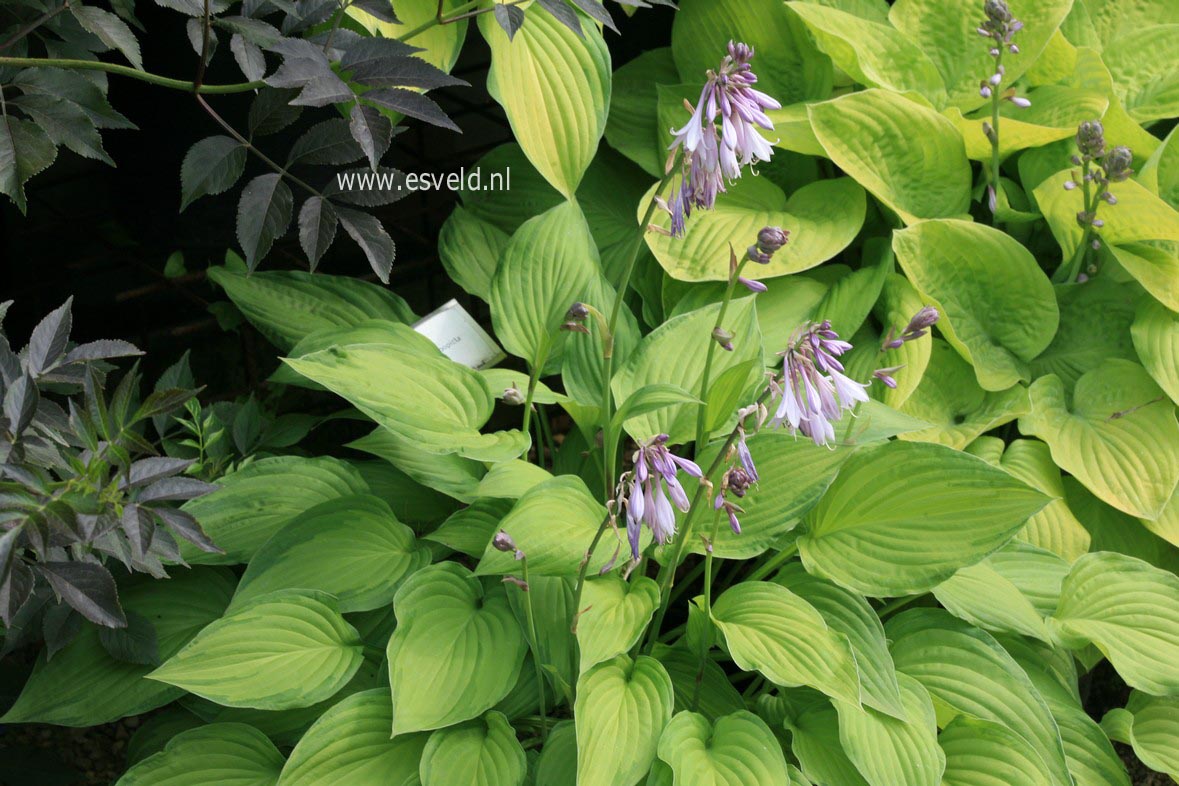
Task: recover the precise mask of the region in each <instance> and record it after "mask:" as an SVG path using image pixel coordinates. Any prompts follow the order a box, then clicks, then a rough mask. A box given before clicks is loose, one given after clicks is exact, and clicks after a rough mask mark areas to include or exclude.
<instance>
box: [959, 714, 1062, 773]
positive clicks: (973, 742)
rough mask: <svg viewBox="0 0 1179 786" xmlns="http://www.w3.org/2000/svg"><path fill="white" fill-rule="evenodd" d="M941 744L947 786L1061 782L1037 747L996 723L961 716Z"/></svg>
mask: <svg viewBox="0 0 1179 786" xmlns="http://www.w3.org/2000/svg"><path fill="white" fill-rule="evenodd" d="M938 743H939V744H940V745H941V746H942V750H943V751H945V754H946V773H945V777H944V779H943V780H942V783H943V784H945V786H989V784H992V783H1005V784H1009V786H1048V785H1049V784H1052V783H1057V782H1058V781H1054V780H1053V779H1052V772H1051V771H1050V770H1049V769H1048V767H1047V765H1046V764H1045V763H1044V760H1043V759H1042V758H1041V757H1040V756H1039V755H1038V754H1037V753H1036V748H1035V746H1033V745H1032V744H1031V743H1030V742H1029V741H1027V740H1025V739H1024V738H1023V737H1021V736H1019V735H1018V734H1016V733H1015V732H1014V731H1012V730H1011V729H1009V728H1007V727H1006V726H1004V725H1003V724H1001V723H996V722H995V721H991V720H983V719H982V718H971V717H969V716H967V715H960V716H958V717H957V718H955V719H954V720H953V721H952V722H951V723H950V724H949V725H948V726H946V730H945V731H943V732H942V734H941V736H940V737H939V738H938ZM1066 783H1067V781H1066Z"/></svg>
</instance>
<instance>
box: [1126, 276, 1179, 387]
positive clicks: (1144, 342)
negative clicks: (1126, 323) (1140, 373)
mask: <svg viewBox="0 0 1179 786" xmlns="http://www.w3.org/2000/svg"><path fill="white" fill-rule="evenodd" d="M1130 333H1131V335H1132V336H1133V337H1134V349H1135V350H1136V351H1137V352H1138V357H1139V358H1140V359H1141V360H1142V365H1144V366H1145V367H1146V370H1147V371H1149V372H1150V375H1151V376H1152V377H1153V378H1154V381H1155V382H1157V383H1158V384H1159V387H1161V388H1162V389H1163V390H1164V391H1166V393H1167V395H1168V396H1170V397H1171V400H1172V401H1174V402H1176V403H1179V314H1176V313H1175V312H1174V311H1171V310H1170V309H1168V308H1166V307H1164V306H1163V305H1162V304H1160V303H1158V302H1156V301H1154V300H1152V299H1150V298H1143V299H1142V301H1141V302H1140V303H1139V305H1138V312H1137V314H1135V316H1134V324H1133V326H1132V327H1131V330H1130Z"/></svg>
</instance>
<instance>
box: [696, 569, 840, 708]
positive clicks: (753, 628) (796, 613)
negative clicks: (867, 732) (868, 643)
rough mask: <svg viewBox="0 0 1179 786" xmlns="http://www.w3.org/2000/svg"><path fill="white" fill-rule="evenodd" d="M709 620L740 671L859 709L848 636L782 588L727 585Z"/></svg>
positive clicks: (752, 583) (751, 583)
mask: <svg viewBox="0 0 1179 786" xmlns="http://www.w3.org/2000/svg"><path fill="white" fill-rule="evenodd" d="M712 617H713V621H714V622H715V623H716V626H717V627H718V628H720V631H721V633H722V634H723V635H724V637H725V642H726V644H727V645H728V649H729V652H730V654H731V655H732V656H733V661H734V662H735V663H736V664H737V666H739V667H740V668H741V669H743V670H745V671H759V672H761V673H762V674H763V675H764V676H765V677H766V679H768V680H769V681H770V682H772V683H774V684H775V685H781V686H784V687H795V686H798V685H808V686H810V687H812V688H815V689H816V690H820V691H822V692H823V693H826V694H827V695H828V696H833V697H836V698H839V699H842V700H844V701H847V702H849V703H851V704H854V705H856V706H859V704H860V679H859V676H858V675H857V674H856V661H855V657H854V656H853V655H852V651H851V647H850V646H849V645H848V640H847V638H846V637H845V636H843V635H842V634H840V633H838V632H836V631H835V630H832V629H831V628H829V627H828V626H827V623H826V622H825V621H824V620H823V617H822V615H821V614H819V612H818V611H817V610H816V609H815V607H814V606H812V605H811V604H809V603H807V602H806V601H805V600H803V599H802V598H801V597H799V596H798V595H795V594H794V593H793V592H791V591H790V590H788V589H786V588H785V587H783V586H782V585H780V584H773V583H770V582H765V581H747V582H743V583H741V584H737V585H735V586H733V587H730V588H729V589H727V590H725V592H724V593H722V594H721V596H720V597H719V598H717V600H716V603H715V604H713V607H712Z"/></svg>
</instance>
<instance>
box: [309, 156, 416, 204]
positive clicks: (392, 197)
mask: <svg viewBox="0 0 1179 786" xmlns="http://www.w3.org/2000/svg"><path fill="white" fill-rule="evenodd" d="M345 186H347V188H346V187H345ZM323 193H324V196H327V197H329V198H331V199H332V200H334V201H336V202H343V203H345V204H348V205H357V206H359V207H380V206H382V205H391V204H393V203H394V202H397V201H398V200H400V199H403V198H405V197H407V196H409V195H410V194H411V193H413V191H412V189H410V188H409V187H408V186H407V185H406V179H405V173H404V172H400V171H398V170H396V169H393V168H391V167H384V166H383V167H377V171H376V172H370V171H369V170H367V169H349V170H345V171H343V172H337V173H336V176H335V177H333V178H332V179H331V181H330V182H329V183H328V184H327V186H326V187H325V188H324V189H323Z"/></svg>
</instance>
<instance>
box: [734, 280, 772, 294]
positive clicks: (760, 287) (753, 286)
mask: <svg viewBox="0 0 1179 786" xmlns="http://www.w3.org/2000/svg"><path fill="white" fill-rule="evenodd" d="M737 281H739V282H740V283H741V284H743V285H744V286H745V288H746V289H748V290H749V291H750V292H765V291H766V289H767V287H766V285H765V284H763V283H761V282H760V281H754V280H753V279H750V278H745V276H738V277H737Z"/></svg>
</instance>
